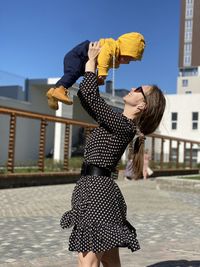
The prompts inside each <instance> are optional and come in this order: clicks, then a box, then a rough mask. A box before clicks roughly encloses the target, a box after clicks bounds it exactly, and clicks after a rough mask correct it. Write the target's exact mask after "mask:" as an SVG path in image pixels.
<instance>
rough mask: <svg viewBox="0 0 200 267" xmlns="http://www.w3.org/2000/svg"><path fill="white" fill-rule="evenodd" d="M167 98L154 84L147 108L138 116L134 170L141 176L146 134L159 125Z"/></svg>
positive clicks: (147, 100) (150, 91)
mask: <svg viewBox="0 0 200 267" xmlns="http://www.w3.org/2000/svg"><path fill="white" fill-rule="evenodd" d="M165 105H166V100H165V97H164V95H163V93H162V91H161V90H160V88H159V87H158V86H157V85H152V86H151V89H150V90H149V92H148V93H147V94H146V109H145V110H144V111H143V112H142V113H141V114H140V115H139V116H138V117H137V119H136V123H137V133H136V134H138V137H137V138H136V140H135V143H134V148H133V171H134V173H135V175H136V177H140V175H141V174H142V169H143V156H144V141H145V135H148V134H151V133H153V132H154V131H155V130H156V128H157V127H158V126H159V124H160V121H161V119H162V116H163V113H164V110H165Z"/></svg>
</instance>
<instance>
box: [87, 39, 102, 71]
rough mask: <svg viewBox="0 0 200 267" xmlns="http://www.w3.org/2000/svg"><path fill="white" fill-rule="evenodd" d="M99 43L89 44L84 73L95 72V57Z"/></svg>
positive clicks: (98, 50)
mask: <svg viewBox="0 0 200 267" xmlns="http://www.w3.org/2000/svg"><path fill="white" fill-rule="evenodd" d="M100 50H101V48H100V43H99V42H91V43H90V44H89V49H88V58H89V60H88V62H87V63H86V65H85V72H88V71H90V72H93V73H95V72H96V65H97V56H98V54H99V52H100Z"/></svg>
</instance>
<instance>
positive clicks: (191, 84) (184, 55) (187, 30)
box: [177, 0, 200, 94]
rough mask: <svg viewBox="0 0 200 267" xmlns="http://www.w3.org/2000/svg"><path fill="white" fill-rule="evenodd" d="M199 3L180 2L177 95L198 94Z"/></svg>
mask: <svg viewBox="0 0 200 267" xmlns="http://www.w3.org/2000/svg"><path fill="white" fill-rule="evenodd" d="M199 49H200V1H199V0H181V16H180V39H179V77H178V81H177V93H178V94H191V93H192V94H200V53H199Z"/></svg>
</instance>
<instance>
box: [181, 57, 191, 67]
mask: <svg viewBox="0 0 200 267" xmlns="http://www.w3.org/2000/svg"><path fill="white" fill-rule="evenodd" d="M183 64H184V66H190V65H191V56H188V55H186V56H184V62H183Z"/></svg>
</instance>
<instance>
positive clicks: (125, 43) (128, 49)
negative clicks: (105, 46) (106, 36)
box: [117, 32, 145, 60]
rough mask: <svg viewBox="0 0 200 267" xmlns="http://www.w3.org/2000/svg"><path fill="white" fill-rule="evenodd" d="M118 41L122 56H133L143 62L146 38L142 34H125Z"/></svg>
mask: <svg viewBox="0 0 200 267" xmlns="http://www.w3.org/2000/svg"><path fill="white" fill-rule="evenodd" d="M117 41H118V44H119V49H120V55H121V56H131V57H133V58H135V59H136V60H141V58H142V54H143V52H144V48H145V40H144V36H143V35H142V34H141V33H138V32H130V33H125V34H123V35H121V36H120V37H119V38H118V39H117Z"/></svg>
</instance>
